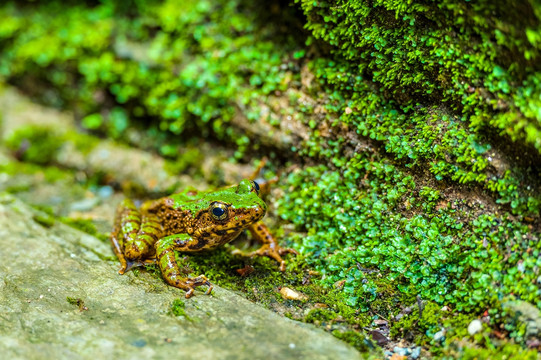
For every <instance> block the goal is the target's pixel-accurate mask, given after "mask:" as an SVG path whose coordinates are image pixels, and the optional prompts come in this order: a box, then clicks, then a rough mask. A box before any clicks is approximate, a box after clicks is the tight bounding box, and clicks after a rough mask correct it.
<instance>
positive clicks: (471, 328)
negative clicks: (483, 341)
mask: <svg viewBox="0 0 541 360" xmlns="http://www.w3.org/2000/svg"><path fill="white" fill-rule="evenodd" d="M482 329H483V323H482V322H481V320H478V319H475V320H473V321H472V322H471V323H470V325H468V334H470V335H475V334H477V333H478V332H479V331H481V330H482Z"/></svg>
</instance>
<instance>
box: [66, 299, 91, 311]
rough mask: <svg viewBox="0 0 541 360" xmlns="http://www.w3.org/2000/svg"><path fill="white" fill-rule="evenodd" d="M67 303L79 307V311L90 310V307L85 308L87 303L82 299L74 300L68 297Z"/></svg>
mask: <svg viewBox="0 0 541 360" xmlns="http://www.w3.org/2000/svg"><path fill="white" fill-rule="evenodd" d="M66 301H67V302H68V304H70V305H75V306H77V307H79V311H83V310H88V307H86V306H85V302H84V300H82V299H79V298H73V297H70V296H68V297H66Z"/></svg>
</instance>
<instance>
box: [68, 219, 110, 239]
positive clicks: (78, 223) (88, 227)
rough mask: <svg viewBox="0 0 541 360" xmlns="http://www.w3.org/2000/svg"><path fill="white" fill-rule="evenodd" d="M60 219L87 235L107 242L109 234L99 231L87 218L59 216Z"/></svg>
mask: <svg viewBox="0 0 541 360" xmlns="http://www.w3.org/2000/svg"><path fill="white" fill-rule="evenodd" d="M60 221H62V222H63V223H64V224H66V225H69V226H71V227H73V228H75V229H77V230H81V231H82V232H85V233H87V234H89V235H92V236H95V237H97V238H98V239H100V240H101V241H103V242H107V243H108V242H109V236H108V235H107V234H103V233H100V232H99V231H98V229H97V228H96V225H94V223H93V222H92V220H89V219H81V218H70V217H61V218H60Z"/></svg>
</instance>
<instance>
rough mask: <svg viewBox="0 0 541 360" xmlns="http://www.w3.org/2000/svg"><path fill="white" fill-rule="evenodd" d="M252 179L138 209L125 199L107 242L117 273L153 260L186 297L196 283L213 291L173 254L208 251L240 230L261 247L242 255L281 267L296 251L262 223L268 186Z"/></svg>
mask: <svg viewBox="0 0 541 360" xmlns="http://www.w3.org/2000/svg"><path fill="white" fill-rule="evenodd" d="M259 184H260V183H258V182H256V181H255V180H253V177H252V178H249V179H243V180H242V181H240V182H239V183H238V184H237V185H234V186H230V187H226V188H222V189H218V190H215V191H198V190H196V189H194V188H191V187H189V188H187V189H185V190H184V191H181V192H179V193H176V194H173V195H170V196H166V197H163V198H160V199H157V200H151V201H146V202H144V203H143V204H142V205H141V206H140V207H139V208H138V207H137V206H136V205H135V203H134V202H133V201H132V200H131V199H124V200H123V201H122V202H121V203H120V205H119V206H118V208H117V212H116V216H115V222H114V227H113V231H112V232H111V237H110V240H111V245H112V248H113V252H114V253H115V255H116V256H117V258H118V260H119V261H120V269H119V271H118V273H119V274H121V275H123V274H125V273H126V272H127V271H128V270H130V269H131V268H133V267H135V266H143V265H145V264H152V263H156V264H157V265H158V267H159V269H160V271H161V274H162V277H163V278H164V280H165V282H166V283H168V284H169V285H171V286H174V287H176V288H179V289H182V290H184V291H185V292H186V293H185V296H186V298H190V297H191V296H193V295H194V291H195V289H196V288H197V287H199V286H206V287H207V288H208V289H207V291H206V294H211V292H212V290H213V285H212V284H211V283H210V281H209V279H208V278H207V277H206V276H205V275H199V276H195V277H189V276H186V274H185V273H184V272H183V271H182V270H181V267H180V266H179V264H178V263H177V260H176V257H175V252H179V253H198V252H204V251H211V250H214V249H216V248H218V247H220V246H223V245H224V244H227V243H229V242H231V241H232V240H234V239H235V238H237V237H238V236H239V235H240V234H241V233H242V232H243V231H244V230H248V231H249V232H250V233H251V235H252V237H253V238H255V239H256V240H258V241H259V242H260V243H261V247H260V248H259V249H258V250H256V251H254V252H252V253H247V254H244V253H242V252H241V251H238V250H236V251H235V252H234V253H236V254H241V255H245V256H249V257H254V256H266V257H269V258H271V259H274V260H276V261H277V262H278V263H279V264H280V271H282V272H283V271H285V269H286V262H285V261H284V259H283V258H282V256H283V255H285V254H288V253H290V254H295V255H297V254H298V253H297V251H295V250H294V249H290V248H283V247H281V246H279V244H278V242H277V240H276V238H275V237H274V236H273V235H272V234H271V231H270V230H269V228H268V227H267V226H266V225H265V224H264V223H263V222H262V221H261V220H262V218H263V217H264V216H265V214H266V212H267V205H266V203H265V202H264V200H263V195H264V194H262V191H261V190H263V189H266V188H268V184H266V183H265V184H262V185H263V186H260V185H259Z"/></svg>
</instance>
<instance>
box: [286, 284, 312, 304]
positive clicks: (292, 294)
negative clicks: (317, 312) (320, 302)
mask: <svg viewBox="0 0 541 360" xmlns="http://www.w3.org/2000/svg"><path fill="white" fill-rule="evenodd" d="M280 295H282V298H284V299H286V300H301V301H302V300H308V296H306V295H304V294H303V293H301V292H299V291H296V290H293V289H290V288H288V287H285V286H284V287H283V288H281V289H280Z"/></svg>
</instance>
